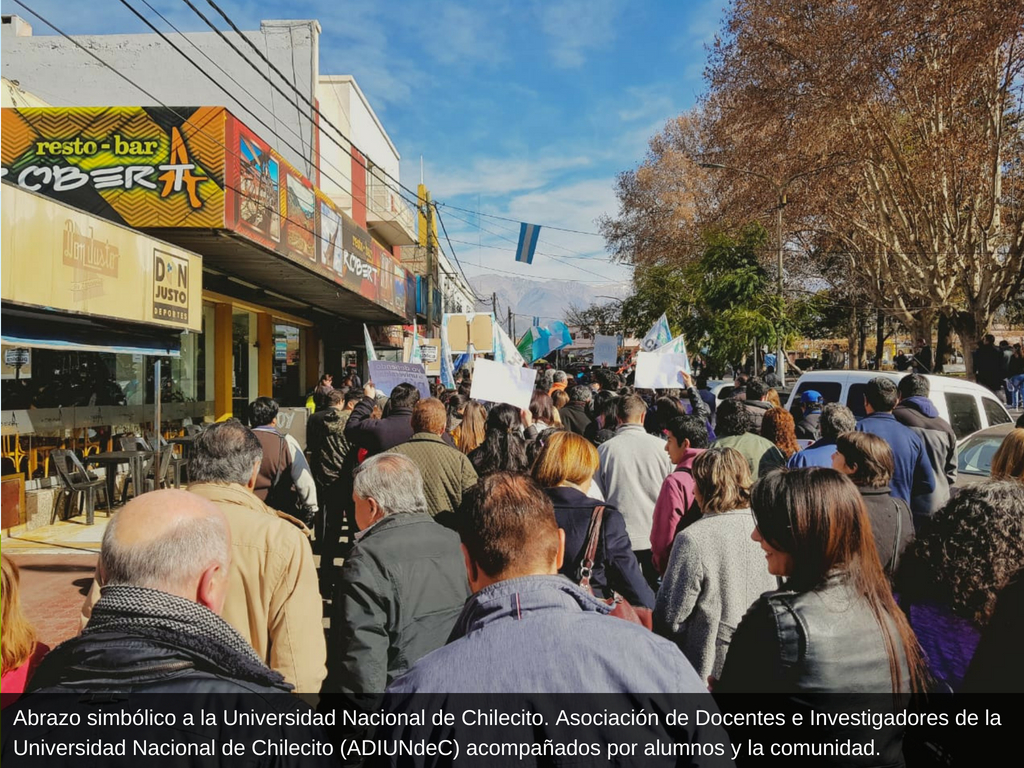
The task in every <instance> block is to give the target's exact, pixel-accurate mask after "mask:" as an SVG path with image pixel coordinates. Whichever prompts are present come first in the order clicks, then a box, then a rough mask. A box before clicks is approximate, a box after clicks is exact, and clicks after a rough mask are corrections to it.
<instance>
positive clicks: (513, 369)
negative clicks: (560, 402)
mask: <svg viewBox="0 0 1024 768" xmlns="http://www.w3.org/2000/svg"><path fill="white" fill-rule="evenodd" d="M536 379H537V369H536V368H521V367H519V366H516V365H508V364H506V363H496V362H494V361H493V360H477V361H476V363H475V364H474V366H473V387H472V389H470V391H469V396H470V397H471V398H473V399H474V400H484V401H487V402H490V403H509V404H510V405H514V406H516V407H517V408H521V409H523V410H524V411H525V410H526V409H528V408H529V407H530V397H531V395H533V384H534V382H535V381H536Z"/></svg>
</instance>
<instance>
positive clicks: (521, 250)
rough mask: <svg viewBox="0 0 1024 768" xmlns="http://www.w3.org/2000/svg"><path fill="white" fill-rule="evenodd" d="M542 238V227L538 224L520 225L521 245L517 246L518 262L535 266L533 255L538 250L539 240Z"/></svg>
mask: <svg viewBox="0 0 1024 768" xmlns="http://www.w3.org/2000/svg"><path fill="white" fill-rule="evenodd" d="M539 237H540V227H538V226H537V225H536V224H526V223H525V222H524V223H523V224H520V225H519V245H517V246H516V261H520V262H522V263H523V264H533V254H534V252H535V251H536V250H537V239H538V238H539Z"/></svg>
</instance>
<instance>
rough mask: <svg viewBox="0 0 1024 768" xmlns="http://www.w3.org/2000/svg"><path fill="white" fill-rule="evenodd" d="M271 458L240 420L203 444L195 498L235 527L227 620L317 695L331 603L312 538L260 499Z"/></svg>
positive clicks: (191, 467)
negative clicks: (323, 591) (326, 605)
mask: <svg viewBox="0 0 1024 768" xmlns="http://www.w3.org/2000/svg"><path fill="white" fill-rule="evenodd" d="M262 461H263V450H262V448H261V447H260V441H259V440H258V439H257V438H256V435H254V434H253V432H252V430H250V429H248V428H247V427H245V426H244V425H243V424H242V423H241V422H240V421H238V420H237V419H228V420H227V421H223V422H220V423H219V424H211V425H210V426H208V427H207V428H206V429H204V430H203V431H202V432H200V433H199V435H198V436H197V437H196V439H195V443H194V446H193V451H192V458H191V459H190V460H189V464H188V476H189V479H190V480H191V484H190V485H189V488H188V489H189V491H191V492H192V493H194V494H197V495H199V496H202V497H203V498H204V499H207V500H209V501H211V502H213V503H214V504H215V505H216V506H217V507H218V508H219V509H220V511H221V512H223V513H224V516H225V517H226V518H227V521H228V524H229V525H230V526H231V542H232V552H233V555H234V557H233V558H232V561H231V568H230V570H229V574H228V575H229V584H228V600H227V603H226V604H225V606H224V619H225V621H227V622H228V623H229V624H231V625H232V626H233V627H234V628H235V629H237V630H238V631H239V633H240V634H241V635H242V637H244V638H245V639H246V640H248V641H249V642H250V643H251V644H252V646H253V648H255V649H256V653H257V654H258V655H259V657H260V658H261V659H263V660H264V662H266V664H267V665H268V666H270V667H271V668H272V669H276V670H277V671H278V672H280V673H281V674H282V675H284V678H285V680H287V681H288V682H289V683H291V684H292V685H294V686H295V689H296V691H298V692H299V693H316V692H317V691H319V690H320V685H321V683H322V682H323V679H324V677H325V675H326V674H327V669H326V660H327V646H326V642H325V640H324V634H323V632H322V631H321V628H322V626H323V601H322V599H321V597H320V588H319V585H318V582H317V575H316V564H315V563H314V561H313V551H312V549H311V548H310V544H309V530H308V529H307V528H306V527H305V526H304V525H303V524H302V523H301V522H300V521H299V520H297V519H296V518H294V517H292V516H291V515H287V514H285V513H284V512H279V511H276V510H273V509H271V508H270V507H268V506H267V505H266V504H264V503H263V502H262V501H260V500H259V499H258V498H256V495H255V494H254V493H253V489H254V488H255V487H256V479H257V477H258V476H259V471H260V464H261V463H262Z"/></svg>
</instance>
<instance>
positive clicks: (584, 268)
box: [449, 206, 613, 282]
mask: <svg viewBox="0 0 1024 768" xmlns="http://www.w3.org/2000/svg"><path fill="white" fill-rule="evenodd" d="M449 207H451V206H449ZM452 215H453V216H455V214H452ZM455 218H456V219H458V220H459V221H464V222H465V223H467V224H469V225H470V226H476V227H478V228H479V229H482V230H483V231H484V232H487V233H488V234H490V235H493V236H494V237H497V238H498V239H499V240H505V241H506V242H509V243H515V244H516V246H517V247H518V245H519V242H518V241H517V240H512V239H511V238H508V237H505V236H504V235H501V234H499V233H497V232H494V231H492V230H490V229H487V228H486V227H482V226H480V225H479V223H477V224H475V225H474V222H472V221H470V220H469V219H464V218H462V217H461V216H455ZM537 254H538V255H540V256H546V257H548V258H549V259H554V260H555V261H558V262H561V263H562V264H565V265H566V266H569V267H572V268H573V269H578V270H580V271H581V272H586V273H587V274H590V275H596V276H597V277H604V275H602V274H600V273H599V272H594V271H593V270H591V269H587V268H586V267H581V266H580V265H578V264H573V263H571V262H568V261H565V260H564V259H563V258H562V257H560V256H555V255H554V254H551V253H545V252H543V251H537ZM609 282H613V281H609Z"/></svg>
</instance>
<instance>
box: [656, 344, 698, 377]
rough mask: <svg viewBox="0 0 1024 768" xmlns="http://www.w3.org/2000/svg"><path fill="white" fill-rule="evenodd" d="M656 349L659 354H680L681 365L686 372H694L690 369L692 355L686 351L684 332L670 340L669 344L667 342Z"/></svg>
mask: <svg viewBox="0 0 1024 768" xmlns="http://www.w3.org/2000/svg"><path fill="white" fill-rule="evenodd" d="M654 351H655V352H656V353H657V354H659V355H660V354H662V353H664V354H669V355H680V356H681V358H682V362H681V364H680V366H679V367H680V368H681V369H682V370H684V371H686V373H690V374H692V373H693V371H692V370H691V369H690V356H689V355H688V354H687V353H686V342H685V341H683V335H682V334H679V335H678V336H676V337H675V338H674V339H672V341H670V342H669V343H668V344H665V345H664V346H662V347H658V348H657V349H656V350H654Z"/></svg>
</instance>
